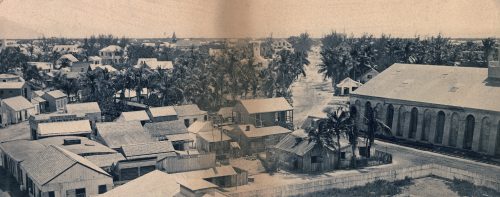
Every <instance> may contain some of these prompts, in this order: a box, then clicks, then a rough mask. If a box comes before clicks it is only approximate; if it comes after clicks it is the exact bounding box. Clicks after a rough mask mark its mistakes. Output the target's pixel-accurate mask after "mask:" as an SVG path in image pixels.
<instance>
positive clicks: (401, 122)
mask: <svg viewBox="0 0 500 197" xmlns="http://www.w3.org/2000/svg"><path fill="white" fill-rule="evenodd" d="M404 124H405V109H404V107H403V106H401V107H399V112H398V123H397V128H396V135H397V136H403V128H404V126H403V125H404Z"/></svg>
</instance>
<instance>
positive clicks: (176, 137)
mask: <svg viewBox="0 0 500 197" xmlns="http://www.w3.org/2000/svg"><path fill="white" fill-rule="evenodd" d="M165 138H166V139H167V140H168V141H171V142H178V141H185V142H192V141H194V137H191V135H190V134H189V133H181V134H173V135H167V136H165Z"/></svg>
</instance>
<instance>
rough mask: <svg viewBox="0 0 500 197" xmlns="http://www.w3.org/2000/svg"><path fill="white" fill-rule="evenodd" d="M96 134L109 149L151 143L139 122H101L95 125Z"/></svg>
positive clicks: (151, 140)
mask: <svg viewBox="0 0 500 197" xmlns="http://www.w3.org/2000/svg"><path fill="white" fill-rule="evenodd" d="M96 127H97V134H98V135H99V136H100V138H101V139H102V140H103V142H104V143H105V144H106V145H107V146H108V147H110V148H113V149H117V148H120V147H121V146H123V145H130V144H140V143H146V142H153V141H154V140H153V138H151V136H149V135H148V134H147V133H146V132H144V129H143V128H142V125H141V123H140V122H139V121H128V122H101V123H97V124H96Z"/></svg>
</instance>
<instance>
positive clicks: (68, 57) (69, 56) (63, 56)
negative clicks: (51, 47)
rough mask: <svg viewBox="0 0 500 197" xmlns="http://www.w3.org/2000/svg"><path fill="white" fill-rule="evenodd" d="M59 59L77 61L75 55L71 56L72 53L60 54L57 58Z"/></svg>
mask: <svg viewBox="0 0 500 197" xmlns="http://www.w3.org/2000/svg"><path fill="white" fill-rule="evenodd" d="M61 59H67V60H69V61H71V62H78V59H76V57H75V56H73V55H71V54H64V55H62V56H61V57H60V58H59V60H61Z"/></svg>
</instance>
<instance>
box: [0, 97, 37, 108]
mask: <svg viewBox="0 0 500 197" xmlns="http://www.w3.org/2000/svg"><path fill="white" fill-rule="evenodd" d="M2 102H3V103H4V104H5V105H7V106H9V107H10V108H12V109H13V110H14V111H21V110H26V109H30V108H35V106H34V105H33V104H32V103H31V102H29V101H28V100H27V99H26V98H24V97H22V96H16V97H11V98H7V99H3V100H2Z"/></svg>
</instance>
